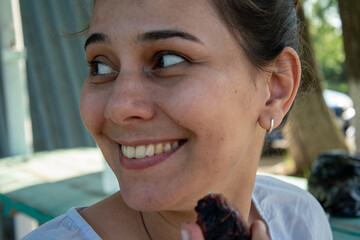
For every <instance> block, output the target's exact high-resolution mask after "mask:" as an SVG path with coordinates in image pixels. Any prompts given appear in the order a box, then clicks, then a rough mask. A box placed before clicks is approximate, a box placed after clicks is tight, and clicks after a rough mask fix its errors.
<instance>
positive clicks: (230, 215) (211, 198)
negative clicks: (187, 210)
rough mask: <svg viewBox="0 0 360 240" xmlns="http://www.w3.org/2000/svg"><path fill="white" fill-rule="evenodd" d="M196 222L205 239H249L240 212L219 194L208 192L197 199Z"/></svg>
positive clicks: (248, 232) (247, 230)
mask: <svg viewBox="0 0 360 240" xmlns="http://www.w3.org/2000/svg"><path fill="white" fill-rule="evenodd" d="M195 211H196V212H197V213H198V218H197V221H196V223H197V224H199V225H200V227H201V230H202V232H203V234H204V237H205V239H206V240H250V231H249V229H248V227H247V223H246V221H245V220H244V218H243V217H242V215H241V213H240V212H239V210H237V208H236V207H235V206H233V205H232V204H231V203H230V202H229V201H228V200H227V199H226V198H225V197H224V196H223V195H221V194H208V195H206V196H205V197H204V198H202V199H200V200H199V201H198V205H197V206H196V207H195Z"/></svg>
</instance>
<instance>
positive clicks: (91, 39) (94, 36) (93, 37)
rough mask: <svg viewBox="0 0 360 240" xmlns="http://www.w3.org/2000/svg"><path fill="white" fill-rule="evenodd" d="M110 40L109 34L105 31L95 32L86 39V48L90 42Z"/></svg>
mask: <svg viewBox="0 0 360 240" xmlns="http://www.w3.org/2000/svg"><path fill="white" fill-rule="evenodd" d="M104 42H109V38H108V36H106V35H105V34H103V33H93V34H91V35H90V36H89V37H88V39H86V41H85V45H84V49H85V50H86V48H87V46H88V45H89V44H94V43H104Z"/></svg>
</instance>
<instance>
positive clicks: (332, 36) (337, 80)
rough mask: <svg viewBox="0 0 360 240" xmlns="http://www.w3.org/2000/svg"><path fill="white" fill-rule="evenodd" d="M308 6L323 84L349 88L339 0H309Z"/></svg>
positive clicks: (342, 90)
mask: <svg viewBox="0 0 360 240" xmlns="http://www.w3.org/2000/svg"><path fill="white" fill-rule="evenodd" d="M305 9H306V10H307V11H306V14H307V17H308V19H309V22H310V33H311V35H312V38H313V44H314V51H315V55H316V59H317V61H318V64H319V67H320V71H321V72H322V75H323V78H324V86H325V87H326V88H330V89H333V90H337V91H341V92H347V77H346V69H345V53H344V48H343V39H342V31H341V20H340V16H339V13H338V12H339V11H338V3H337V0H308V1H307V2H306V5H305Z"/></svg>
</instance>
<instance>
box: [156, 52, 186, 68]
mask: <svg viewBox="0 0 360 240" xmlns="http://www.w3.org/2000/svg"><path fill="white" fill-rule="evenodd" d="M183 62H187V60H186V59H185V58H184V57H182V56H179V55H177V54H174V53H161V54H159V55H157V56H156V57H155V60H154V69H158V68H166V67H171V66H174V65H176V64H179V63H183Z"/></svg>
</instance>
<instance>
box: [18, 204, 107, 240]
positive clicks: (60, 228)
mask: <svg viewBox="0 0 360 240" xmlns="http://www.w3.org/2000/svg"><path fill="white" fill-rule="evenodd" d="M81 209H83V208H71V209H70V210H69V211H68V212H67V213H66V214H64V215H61V216H59V217H56V218H54V219H53V220H51V221H49V222H47V223H45V224H43V225H41V226H40V227H38V228H37V229H35V230H34V231H32V232H31V233H29V234H28V235H26V236H25V237H24V238H23V239H22V240H35V239H36V240H59V239H61V240H67V239H75V240H89V239H91V240H100V239H101V238H100V237H99V236H98V235H97V234H96V232H95V231H94V230H93V229H92V228H91V226H90V225H89V224H88V223H87V222H86V221H85V219H83V218H82V217H81V215H80V214H79V212H78V211H79V210H81Z"/></svg>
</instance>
